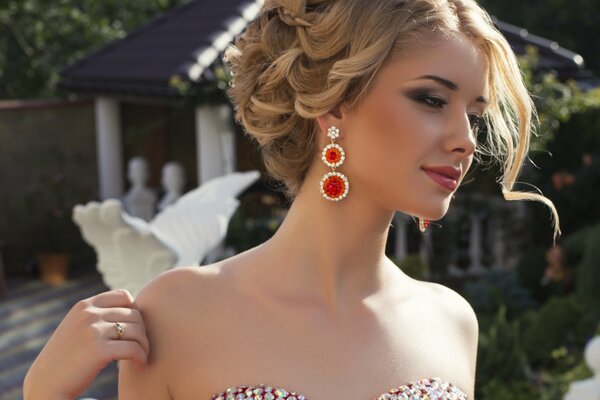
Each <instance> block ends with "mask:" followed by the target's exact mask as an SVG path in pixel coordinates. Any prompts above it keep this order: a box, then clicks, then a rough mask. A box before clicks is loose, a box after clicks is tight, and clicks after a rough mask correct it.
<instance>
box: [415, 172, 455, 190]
mask: <svg viewBox="0 0 600 400" xmlns="http://www.w3.org/2000/svg"><path fill="white" fill-rule="evenodd" d="M422 170H423V171H424V172H425V173H426V174H427V175H428V176H429V177H430V178H431V179H432V180H433V181H434V182H436V183H438V184H439V185H440V186H442V187H444V188H445V189H448V190H451V191H453V190H455V189H456V188H457V187H458V180H459V178H460V176H461V172H460V169H458V168H454V167H451V166H440V167H423V168H422Z"/></svg>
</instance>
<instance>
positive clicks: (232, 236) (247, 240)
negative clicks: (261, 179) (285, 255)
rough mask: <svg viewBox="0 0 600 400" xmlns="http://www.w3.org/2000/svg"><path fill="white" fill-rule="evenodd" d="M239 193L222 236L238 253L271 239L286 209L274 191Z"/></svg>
mask: <svg viewBox="0 0 600 400" xmlns="http://www.w3.org/2000/svg"><path fill="white" fill-rule="evenodd" d="M242 196H243V197H241V198H240V206H239V207H238V208H237V209H236V211H235V213H234V214H233V215H232V217H231V219H230V222H229V227H228V229H227V235H226V237H225V244H226V245H228V246H232V247H234V248H235V250H236V252H238V253H239V252H242V251H245V250H248V249H250V248H252V247H255V246H258V245H259V244H261V243H264V242H265V241H266V240H268V239H270V238H271V236H273V234H274V233H275V232H276V231H277V229H279V226H280V225H281V223H282V222H283V218H284V217H285V214H286V213H287V209H286V208H285V207H284V206H283V205H282V204H281V199H279V198H277V197H276V195H275V194H273V193H266V192H262V191H256V192H251V193H248V194H246V195H242Z"/></svg>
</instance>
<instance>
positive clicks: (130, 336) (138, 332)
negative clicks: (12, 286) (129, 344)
mask: <svg viewBox="0 0 600 400" xmlns="http://www.w3.org/2000/svg"><path fill="white" fill-rule="evenodd" d="M105 324H106V327H105V329H104V331H105V332H107V338H108V339H110V340H111V341H112V340H122V341H135V342H138V343H139V344H140V346H141V347H142V349H143V350H144V352H145V353H146V355H149V354H150V342H149V340H148V337H147V336H146V328H145V327H144V326H143V325H140V324H136V323H129V322H127V323H124V324H125V331H124V332H123V336H121V339H118V336H117V329H116V328H115V325H114V323H112V322H106V323H105Z"/></svg>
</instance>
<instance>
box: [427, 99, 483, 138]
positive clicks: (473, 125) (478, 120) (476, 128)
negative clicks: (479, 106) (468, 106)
mask: <svg viewBox="0 0 600 400" xmlns="http://www.w3.org/2000/svg"><path fill="white" fill-rule="evenodd" d="M427 100H434V101H435V102H436V103H435V104H431V103H430V102H428V101H427ZM417 101H420V102H421V103H424V104H426V105H428V106H430V107H433V108H442V107H443V106H445V105H446V104H448V102H447V101H446V100H443V99H440V98H439V97H435V96H419V97H417ZM436 104H437V105H436ZM469 116H473V117H475V122H473V123H471V130H473V132H474V133H475V134H477V133H479V129H480V128H481V124H482V123H483V117H480V116H479V115H477V114H469Z"/></svg>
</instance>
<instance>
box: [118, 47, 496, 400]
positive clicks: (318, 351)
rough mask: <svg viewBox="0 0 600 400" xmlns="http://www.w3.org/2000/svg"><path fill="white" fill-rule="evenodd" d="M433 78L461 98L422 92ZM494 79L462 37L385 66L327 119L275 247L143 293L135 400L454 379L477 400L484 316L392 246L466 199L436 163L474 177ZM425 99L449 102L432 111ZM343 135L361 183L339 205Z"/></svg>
mask: <svg viewBox="0 0 600 400" xmlns="http://www.w3.org/2000/svg"><path fill="white" fill-rule="evenodd" d="M425 74H430V75H438V76H441V77H443V78H445V79H448V80H451V81H453V82H455V83H456V84H457V85H458V90H457V91H452V90H450V89H448V88H446V87H444V86H442V85H440V84H438V83H436V82H434V81H428V80H419V81H415V80H413V79H414V78H416V77H419V76H421V75H425ZM486 83H487V64H486V60H485V58H484V56H483V55H482V54H481V53H480V52H478V51H477V49H476V47H475V46H474V44H473V43H471V42H470V41H469V40H468V39H466V38H463V37H452V38H447V39H443V40H439V41H436V42H435V43H434V44H433V45H432V46H431V47H429V48H427V49H424V48H423V49H422V50H420V51H414V52H411V53H410V54H409V55H407V56H406V57H404V58H403V59H402V60H400V61H396V62H392V63H388V64H387V65H385V66H384V67H383V69H381V70H380V71H379V73H378V75H377V76H376V78H375V82H374V86H373V87H372V88H371V90H370V92H369V94H368V96H367V97H366V98H365V100H364V102H363V103H362V104H361V105H360V106H359V107H358V108H357V109H355V110H349V109H347V108H346V107H344V106H340V107H338V108H336V109H333V110H331V111H330V112H329V113H326V114H324V115H322V116H320V117H319V118H318V120H317V122H318V124H319V127H320V130H321V134H320V136H319V137H318V140H319V146H318V148H319V153H318V154H315V161H314V163H313V164H312V166H311V168H310V169H309V171H308V174H307V176H306V179H305V182H304V185H303V187H302V189H301V191H300V193H299V194H298V196H297V197H296V199H295V201H294V202H293V204H292V206H291V208H290V210H289V212H288V214H287V216H286V218H285V220H284V222H283V224H282V225H281V227H280V228H279V229H278V231H277V232H276V233H275V235H274V236H273V237H272V238H271V239H269V240H267V241H266V242H264V243H263V244H261V245H259V246H257V247H255V248H253V249H250V250H247V251H245V252H242V253H240V254H237V255H235V256H233V257H231V258H228V259H226V260H223V261H220V262H218V263H215V264H211V265H208V266H203V267H202V268H197V267H187V268H177V269H174V270H170V271H167V272H165V273H162V274H161V275H159V276H158V277H156V278H155V279H154V280H153V281H152V282H150V283H149V284H148V285H147V286H146V287H145V288H144V289H143V290H142V291H141V292H140V293H139V295H138V297H137V298H136V304H137V307H138V308H139V310H140V313H141V315H142V316H143V318H144V321H145V323H146V327H147V333H148V338H149V344H150V348H151V351H150V352H149V355H148V357H149V358H148V362H147V369H146V371H144V372H140V371H139V370H138V369H137V368H136V367H135V362H133V361H132V360H123V361H121V362H120V372H119V398H120V399H122V400H127V399H137V398H144V399H147V400H158V399H161V400H164V399H170V398H172V399H177V400H198V399H210V396H211V395H212V394H214V393H216V392H219V391H222V390H225V389H226V388H228V387H232V386H236V385H241V384H258V383H265V384H270V385H275V386H280V387H283V388H286V389H288V390H293V391H296V392H297V393H300V394H303V395H305V396H306V397H307V398H308V399H310V400H324V399H331V398H343V399H346V400H366V399H371V398H374V397H375V396H379V395H381V394H383V393H385V392H386V391H387V390H389V389H391V388H393V387H397V386H400V385H403V384H405V383H408V382H411V381H414V380H417V379H421V378H428V377H435V376H438V377H441V378H442V379H444V380H447V381H450V382H452V383H453V384H455V385H456V386H458V387H459V388H460V389H461V390H463V391H464V392H465V393H466V394H467V395H468V398H469V399H473V398H474V385H475V360H476V351H477V338H478V325H477V319H476V316H475V313H474V312H473V309H472V308H471V306H470V305H469V304H468V303H467V301H466V300H465V299H464V298H462V297H461V296H460V295H459V294H457V293H456V292H454V291H452V290H451V289H449V288H447V287H445V286H442V285H439V284H436V283H430V282H424V281H417V280H414V279H412V278H410V277H409V276H407V275H406V274H405V273H403V272H402V270H401V269H400V268H398V267H397V266H396V265H395V264H394V263H393V262H392V261H391V260H390V259H389V258H388V257H387V256H386V255H385V243H386V240H387V235H388V229H389V226H390V223H391V221H392V217H393V214H394V212H395V210H401V211H403V212H405V213H408V214H411V215H415V216H420V217H423V218H428V219H431V220H437V219H440V218H441V217H443V216H444V214H445V213H446V212H447V210H448V207H449V205H450V201H451V199H452V194H453V193H452V192H450V191H448V190H447V189H444V188H442V187H441V186H439V185H438V184H437V183H435V182H434V181H433V180H431V178H430V177H429V176H428V175H426V174H425V173H424V172H423V171H422V170H421V167H423V166H437V165H454V166H460V167H461V169H462V176H461V181H462V178H463V177H464V174H466V172H467V170H468V169H469V167H470V165H471V162H472V158H473V152H474V149H475V141H474V138H473V134H472V132H471V123H472V120H473V114H478V115H481V114H482V113H483V112H484V106H485V105H484V104H482V103H480V102H478V101H476V99H477V98H478V97H480V96H485V97H487V86H486ZM415 90H421V91H422V90H426V91H427V92H428V93H429V94H428V95H430V96H436V97H439V98H443V99H444V100H446V101H447V102H448V104H447V105H445V106H443V107H441V108H436V107H432V106H431V105H428V104H427V103H426V102H425V103H424V102H422V101H416V100H415ZM429 103H430V104H434V103H436V101H435V100H431V99H430V100H429ZM469 115H470V116H469ZM332 125H335V126H336V127H338V128H339V129H340V134H341V137H340V138H338V139H336V143H338V144H340V145H341V146H342V147H343V148H344V150H345V152H346V160H345V162H344V164H342V165H341V166H340V167H339V168H338V169H337V170H339V171H340V172H342V173H344V174H345V175H346V176H347V177H348V179H349V181H350V192H349V194H348V197H346V198H345V199H343V200H342V201H339V202H331V201H328V200H326V199H324V198H323V197H322V195H321V194H320V192H319V189H318V187H317V185H318V182H319V181H320V179H321V177H322V176H323V175H324V174H325V173H327V172H329V171H331V168H329V167H327V166H326V165H325V164H324V163H323V162H322V161H321V159H320V150H321V149H322V148H323V147H324V146H325V145H326V144H328V143H330V140H329V138H328V137H327V136H326V132H327V129H328V128H329V127H330V126H332Z"/></svg>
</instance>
